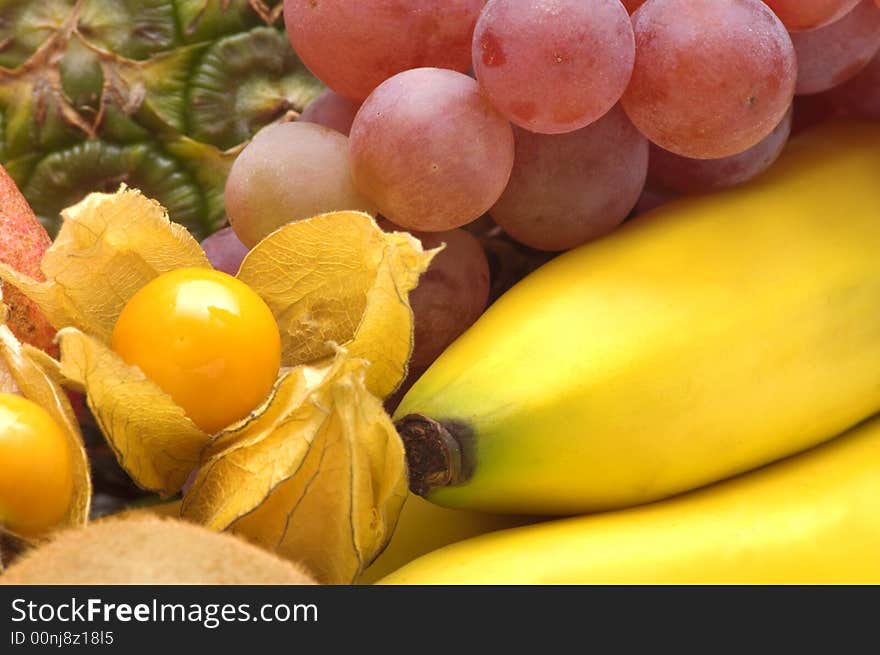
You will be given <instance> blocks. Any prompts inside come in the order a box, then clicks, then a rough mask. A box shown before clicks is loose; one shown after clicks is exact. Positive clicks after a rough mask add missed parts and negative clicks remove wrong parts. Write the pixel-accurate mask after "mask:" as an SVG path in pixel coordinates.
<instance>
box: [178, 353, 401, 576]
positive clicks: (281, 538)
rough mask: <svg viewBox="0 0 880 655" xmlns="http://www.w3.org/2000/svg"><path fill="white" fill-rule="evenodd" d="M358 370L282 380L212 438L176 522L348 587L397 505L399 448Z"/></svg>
mask: <svg viewBox="0 0 880 655" xmlns="http://www.w3.org/2000/svg"><path fill="white" fill-rule="evenodd" d="M367 365H368V364H367V362H366V361H364V360H362V359H352V358H350V357H348V356H347V355H346V354H345V352H344V351H340V352H339V353H338V354H337V355H336V356H335V358H334V360H333V361H332V363H331V364H330V365H329V366H326V367H323V368H315V367H309V366H300V367H297V368H294V369H291V370H288V371H286V372H285V373H284V375H283V376H282V378H281V379H280V380H279V382H278V384H277V385H276V388H275V390H274V392H273V394H272V396H271V397H270V399H269V401H268V403H267V404H266V405H264V407H263V408H261V411H260V412H258V413H257V415H256V417H255V418H253V419H251V420H249V421H247V422H244V423H242V424H241V425H239V426H238V427H236V428H235V429H231V430H229V431H227V432H224V433H221V434H219V435H218V436H217V437H215V439H214V440H213V441H212V443H211V444H210V446H209V447H208V448H207V450H206V453H205V460H204V464H203V465H202V467H201V468H200V469H199V473H198V476H197V477H196V480H195V483H194V484H193V486H192V487H191V488H190V490H189V491H188V492H187V494H186V495H185V496H184V500H183V506H182V511H181V514H182V516H183V517H184V518H186V519H189V520H193V521H196V522H198V523H202V524H204V525H207V526H209V527H211V528H214V529H216V530H226V529H229V530H232V531H233V532H236V533H239V534H241V535H243V536H245V537H246V538H248V539H250V540H251V541H254V542H256V543H258V544H260V545H262V546H264V547H266V548H268V549H270V550H273V551H275V552H277V553H279V554H280V555H282V556H284V557H288V558H290V559H292V560H296V561H298V562H300V563H302V564H304V565H305V566H306V567H308V568H309V570H310V571H311V572H312V573H313V574H314V575H315V576H316V577H317V578H318V579H319V580H320V581H321V582H323V583H326V584H347V583H351V582H352V581H354V580H355V579H356V578H357V576H358V575H359V574H360V573H361V571H363V569H364V568H366V566H367V565H369V564H370V562H372V560H373V559H374V558H375V557H377V556H378V555H379V553H380V552H381V551H382V549H383V548H384V547H385V544H386V543H387V541H388V539H389V538H390V537H391V534H392V532H393V530H394V526H395V525H396V523H397V518H398V516H399V514H400V510H401V508H402V506H403V502H404V499H405V498H406V491H407V478H406V459H405V456H404V451H403V446H402V443H401V441H400V438H399V437H398V435H397V432H396V430H395V429H394V425H393V424H392V423H391V419H390V418H389V417H388V415H387V414H386V413H385V411H384V410H383V408H382V404H381V402H380V401H379V400H378V399H377V398H376V397H375V396H373V394H371V393H370V392H369V390H368V389H367V388H366V386H365V372H366V370H367Z"/></svg>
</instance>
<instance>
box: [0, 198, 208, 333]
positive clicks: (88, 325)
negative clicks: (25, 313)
mask: <svg viewBox="0 0 880 655" xmlns="http://www.w3.org/2000/svg"><path fill="white" fill-rule="evenodd" d="M61 215H62V218H63V219H64V223H63V224H62V226H61V230H60V231H59V233H58V236H57V237H56V239H55V241H54V242H53V244H52V246H51V247H50V248H49V250H47V251H46V254H45V255H44V256H43V260H42V262H41V263H40V268H41V270H42V271H43V273H44V275H45V276H46V281H45V282H38V281H36V280H34V279H32V278H30V277H28V276H26V275H22V274H21V273H19V272H17V271H15V270H14V269H12V268H10V267H8V266H5V265H3V264H0V278H2V279H3V280H5V281H7V282H9V283H10V284H12V285H13V286H15V287H17V288H18V289H20V290H21V291H22V293H24V294H25V295H26V296H27V297H28V298H30V299H31V300H33V301H34V303H36V305H37V306H38V307H39V308H40V311H42V312H43V314H44V315H45V316H46V318H47V319H48V320H49V322H50V323H51V324H52V325H53V327H55V328H56V329H57V328H62V327H68V326H73V327H77V328H79V329H80V330H82V331H83V332H85V333H87V334H89V335H91V336H94V337H97V338H98V339H101V340H102V341H104V342H109V341H110V335H111V333H112V332H113V325H114V324H115V323H116V319H117V318H118V317H119V313H120V312H121V311H122V308H123V307H124V306H125V303H126V302H128V300H129V299H130V298H131V297H132V296H133V295H134V294H135V292H137V291H138V289H140V288H141V287H142V286H144V285H145V284H146V283H147V282H149V281H150V280H152V279H153V278H155V277H157V276H158V275H160V274H162V273H166V272H168V271H171V270H174V269H176V268H184V267H193V266H199V267H210V264H209V262H208V258H207V257H206V256H205V253H204V251H203V250H202V248H201V246H200V245H199V243H198V241H196V240H195V239H194V238H193V237H192V235H190V233H189V232H188V231H187V230H186V228H184V227H183V226H181V225H177V224H176V223H172V222H171V221H170V220H169V219H168V214H167V212H166V211H165V210H164V209H163V208H162V206H161V205H160V204H159V203H157V202H156V201H154V200H150V199H148V198H146V197H145V196H143V195H142V194H141V192H140V191H138V190H136V189H127V188H125V187H124V186H123V187H122V188H121V189H120V190H119V191H117V192H116V193H112V194H111V193H91V194H89V195H88V196H86V197H85V199H83V200H82V201H81V202H79V203H78V204H76V205H74V206H72V207H69V208H67V209H65V210H64V211H63V212H62V213H61Z"/></svg>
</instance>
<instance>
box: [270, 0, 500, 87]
mask: <svg viewBox="0 0 880 655" xmlns="http://www.w3.org/2000/svg"><path fill="white" fill-rule="evenodd" d="M485 2H486V0H406V1H405V2H404V1H402V0H284V23H285V25H286V27H287V35H288V37H289V38H290V42H291V44H292V45H293V48H294V50H296V52H297V54H298V55H299V56H300V58H301V59H302V61H303V63H304V64H305V65H306V66H307V67H308V68H309V70H311V71H312V72H313V73H314V74H315V76H316V77H318V79H320V80H321V81H322V82H324V84H326V85H327V86H329V87H330V88H331V89H333V90H334V91H336V92H337V93H339V94H341V95H344V96H346V97H348V98H351V99H352V100H358V101H360V100H363V99H364V98H366V97H367V96H368V95H369V94H370V92H371V91H372V90H373V89H375V88H376V87H377V86H379V84H381V83H382V82H384V81H385V80H386V79H388V78H389V77H391V76H392V75H395V74H397V73H400V72H402V71H405V70H409V69H411V68H420V67H437V68H451V69H453V70H457V71H461V72H464V71H467V70H469V69H470V67H471V51H470V44H471V37H472V35H473V31H474V24H475V23H476V22H477V16H479V14H480V10H481V9H482V8H483V5H484V4H485Z"/></svg>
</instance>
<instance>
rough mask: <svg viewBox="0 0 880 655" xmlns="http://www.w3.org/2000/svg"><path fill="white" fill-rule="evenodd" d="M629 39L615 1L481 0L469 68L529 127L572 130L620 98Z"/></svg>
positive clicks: (631, 46)
mask: <svg viewBox="0 0 880 655" xmlns="http://www.w3.org/2000/svg"><path fill="white" fill-rule="evenodd" d="M634 57H635V41H634V37H633V31H632V24H631V23H630V20H629V17H628V15H627V13H626V10H625V9H624V8H623V6H622V5H621V3H620V0H591V1H590V2H583V1H582V0H489V2H488V3H486V7H485V9H483V13H482V14H481V15H480V19H479V20H478V21H477V27H476V29H475V30H474V45H473V62H474V72H475V73H476V75H477V80H479V82H480V85H481V86H482V87H483V89H485V91H486V93H487V94H488V95H489V98H490V99H491V100H492V103H493V104H494V105H495V106H496V107H498V109H499V111H501V113H502V114H504V115H505V116H506V117H507V118H508V119H509V120H510V121H511V122H513V123H514V124H516V125H518V126H520V127H523V128H525V129H527V130H530V131H532V132H542V133H545V134H559V133H562V132H571V131H572V130H576V129H579V128H581V127H584V126H586V125H589V124H590V123H592V122H594V121H595V120H596V119H598V118H599V117H601V116H602V115H603V114H605V113H606V112H607V111H608V110H609V109H611V107H613V106H614V104H615V103H616V102H617V101H618V100H619V99H620V96H621V95H622V94H623V91H624V89H625V88H626V85H627V82H628V81H629V77H630V74H631V73H632V67H633V59H634Z"/></svg>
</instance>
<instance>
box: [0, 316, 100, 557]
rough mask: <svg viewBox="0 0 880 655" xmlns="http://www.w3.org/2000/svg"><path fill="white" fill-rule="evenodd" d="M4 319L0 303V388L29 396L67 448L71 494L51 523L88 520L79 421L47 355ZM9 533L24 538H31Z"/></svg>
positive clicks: (85, 461) (89, 486)
mask: <svg viewBox="0 0 880 655" xmlns="http://www.w3.org/2000/svg"><path fill="white" fill-rule="evenodd" d="M5 320H6V307H5V306H2V305H0V380H2V388H0V390H2V391H4V392H7V393H17V394H20V395H22V396H24V397H25V398H27V399H29V400H32V401H33V402H35V403H36V404H38V405H39V406H40V407H42V408H43V409H44V410H46V412H47V413H48V414H49V416H51V417H52V419H54V421H55V422H56V423H57V424H58V425H59V427H60V428H61V431H62V433H63V434H64V436H65V437H66V438H67V444H68V447H69V449H70V455H71V458H70V459H71V466H72V467H73V470H72V472H71V473H72V479H73V497H72V498H71V501H70V506H69V507H68V508H67V514H66V515H65V517H64V518H63V519H62V520H61V522H60V523H59V524H58V525H57V526H55V527H57V528H65V527H73V526H80V525H84V524H85V523H86V521H87V520H88V516H89V508H90V506H91V501H92V483H91V478H90V477H89V462H88V458H87V456H86V452H85V448H84V446H83V438H82V433H81V432H80V430H79V423H78V422H77V420H76V416H75V415H74V413H73V408H72V407H71V406H70V401H69V400H68V398H67V394H66V393H65V391H64V389H63V388H62V387H61V384H60V381H59V379H58V377H57V375H56V373H57V370H55V369H52V368H51V367H47V366H45V361H46V360H47V359H48V360H51V358H50V357H49V356H48V355H46V354H45V353H44V352H43V351H41V350H38V349H37V348H34V347H32V346H29V345H27V344H22V343H21V342H19V341H18V339H17V338H16V337H15V335H14V334H12V331H11V330H10V329H9V328H8V327H7V326H6V325H5ZM0 475H2V471H0ZM2 530H3V527H2V526H0V531H2ZM13 536H14V537H15V539H17V540H21V541H24V542H31V541H34V540H32V539H25V538H23V537H21V536H18V535H13Z"/></svg>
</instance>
